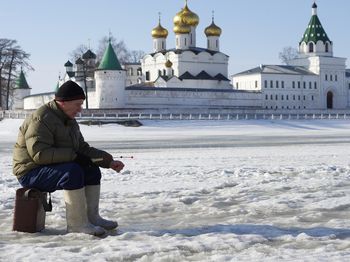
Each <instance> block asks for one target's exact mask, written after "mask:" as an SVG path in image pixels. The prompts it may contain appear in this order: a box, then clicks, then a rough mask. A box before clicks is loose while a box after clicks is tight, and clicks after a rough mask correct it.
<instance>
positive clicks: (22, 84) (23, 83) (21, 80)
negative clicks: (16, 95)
mask: <svg viewBox="0 0 350 262" xmlns="http://www.w3.org/2000/svg"><path fill="white" fill-rule="evenodd" d="M15 88H17V89H29V88H30V87H29V85H28V83H27V80H26V77H25V76H24V73H23V71H22V70H21V73H20V74H19V77H18V79H17V80H16V85H15Z"/></svg>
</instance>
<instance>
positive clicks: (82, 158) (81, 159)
mask: <svg viewBox="0 0 350 262" xmlns="http://www.w3.org/2000/svg"><path fill="white" fill-rule="evenodd" d="M74 162H75V163H77V164H79V165H80V166H81V167H91V166H92V165H93V164H94V163H92V161H91V158H90V157H88V156H86V155H84V154H81V153H79V152H77V157H76V158H75V159H74Z"/></svg>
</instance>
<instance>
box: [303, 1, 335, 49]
mask: <svg viewBox="0 0 350 262" xmlns="http://www.w3.org/2000/svg"><path fill="white" fill-rule="evenodd" d="M318 41H322V42H323V43H324V44H325V43H326V42H330V43H332V41H331V40H330V39H329V38H328V36H327V34H326V31H325V30H324V28H323V26H322V24H321V21H320V19H319V18H318V16H317V5H316V3H314V4H313V5H312V16H311V19H310V22H309V25H308V26H307V28H306V30H305V33H304V35H303V38H302V39H301V41H300V43H299V44H301V43H302V42H305V43H306V44H307V43H309V42H314V43H315V44H316V43H317V42H318Z"/></svg>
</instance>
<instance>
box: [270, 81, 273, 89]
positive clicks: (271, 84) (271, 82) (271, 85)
mask: <svg viewBox="0 0 350 262" xmlns="http://www.w3.org/2000/svg"><path fill="white" fill-rule="evenodd" d="M270 87H271V88H273V81H272V80H271V81H270Z"/></svg>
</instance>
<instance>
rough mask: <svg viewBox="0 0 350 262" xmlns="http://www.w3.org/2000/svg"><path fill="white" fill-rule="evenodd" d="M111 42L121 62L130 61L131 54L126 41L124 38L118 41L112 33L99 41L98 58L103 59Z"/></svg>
mask: <svg viewBox="0 0 350 262" xmlns="http://www.w3.org/2000/svg"><path fill="white" fill-rule="evenodd" d="M109 42H111V45H112V47H113V49H114V51H115V54H116V55H117V57H118V59H119V62H120V63H121V64H124V63H126V62H129V60H130V56H131V55H130V52H129V50H128V48H127V47H126V44H125V42H124V41H123V40H121V41H117V39H116V38H115V37H114V36H112V35H111V36H110V37H107V36H105V37H103V38H102V39H101V40H100V41H99V45H98V49H97V52H96V55H97V60H98V61H101V59H102V57H103V54H104V52H105V51H106V48H107V46H108V44H109Z"/></svg>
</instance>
